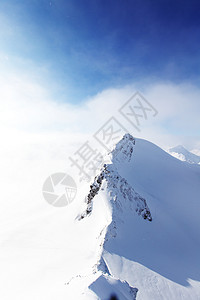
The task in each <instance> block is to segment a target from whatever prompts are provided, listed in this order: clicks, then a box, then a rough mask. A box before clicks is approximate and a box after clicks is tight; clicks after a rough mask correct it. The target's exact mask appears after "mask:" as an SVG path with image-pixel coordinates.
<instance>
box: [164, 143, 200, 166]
mask: <svg viewBox="0 0 200 300" xmlns="http://www.w3.org/2000/svg"><path fill="white" fill-rule="evenodd" d="M169 153H170V154H171V155H172V156H174V157H176V158H178V159H180V160H182V161H186V162H188V163H190V164H199V163H200V156H198V155H196V154H194V153H192V152H190V151H188V150H187V149H186V148H185V147H183V146H182V145H178V146H176V147H173V148H170V149H169Z"/></svg>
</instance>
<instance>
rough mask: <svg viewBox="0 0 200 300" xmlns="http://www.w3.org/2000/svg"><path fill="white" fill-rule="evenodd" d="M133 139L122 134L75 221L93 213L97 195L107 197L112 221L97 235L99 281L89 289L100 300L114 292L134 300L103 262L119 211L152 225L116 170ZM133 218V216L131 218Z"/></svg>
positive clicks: (144, 206)
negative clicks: (98, 241)
mask: <svg viewBox="0 0 200 300" xmlns="http://www.w3.org/2000/svg"><path fill="white" fill-rule="evenodd" d="M134 146H135V139H134V138H133V137H132V136H131V135H130V134H126V135H125V136H124V137H123V138H122V140H121V141H120V142H119V143H118V144H117V145H116V147H115V149H114V150H113V151H112V152H111V153H110V156H111V164H105V165H104V166H103V168H102V170H101V171H100V174H99V175H97V176H96V177H95V179H94V182H93V184H91V185H90V191H89V193H88V195H87V197H86V199H85V202H86V206H87V207H86V210H85V211H84V212H83V213H82V214H81V215H80V216H79V217H78V219H79V220H82V219H84V218H85V217H87V216H90V215H91V214H92V212H93V202H94V201H95V197H97V196H98V195H99V193H100V192H102V191H104V192H106V194H107V200H108V202H109V204H110V205H111V215H112V217H111V218H112V219H111V222H110V224H108V226H107V228H106V230H105V228H104V230H103V231H104V234H103V233H101V234H100V239H101V243H100V249H99V260H98V261H97V263H96V265H95V266H94V273H99V274H100V275H99V277H98V279H97V280H95V281H94V282H93V283H92V284H91V286H90V287H89V288H90V289H91V290H93V292H95V293H96V294H97V295H98V297H100V299H108V298H106V297H108V295H109V293H110V295H111V294H112V292H113V293H114V292H117V295H118V297H119V299H121V300H129V299H130V300H135V299H136V294H137V292H138V289H137V288H135V287H132V286H130V285H129V284H128V283H127V282H126V281H125V280H119V278H117V277H115V276H113V275H111V274H110V272H109V270H108V267H107V264H106V263H105V260H104V258H103V252H104V245H105V243H106V242H107V241H108V240H109V239H110V238H113V237H114V238H115V237H116V236H117V230H118V226H120V224H121V223H123V219H122V218H121V214H122V213H123V211H130V212H132V214H133V212H136V214H137V215H138V216H141V217H142V218H143V219H144V220H148V221H150V222H151V221H152V216H151V212H150V210H149V208H148V205H147V202H146V200H145V199H144V198H143V197H141V196H140V195H139V194H138V193H137V192H136V191H135V190H134V188H133V187H132V186H131V185H130V184H129V183H128V181H127V180H126V179H125V178H123V177H122V176H121V175H120V174H119V172H118V169H117V167H116V166H118V164H120V163H122V162H123V163H124V162H126V163H129V162H130V161H131V159H132V156H133V153H134ZM133 217H134V215H133Z"/></svg>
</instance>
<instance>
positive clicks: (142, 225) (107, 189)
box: [79, 135, 200, 300]
mask: <svg viewBox="0 0 200 300" xmlns="http://www.w3.org/2000/svg"><path fill="white" fill-rule="evenodd" d="M110 156H111V159H110V163H108V164H105V165H104V166H103V168H102V169H101V170H100V171H99V174H98V175H97V176H96V177H95V178H94V181H93V183H92V184H91V185H90V187H89V188H88V194H87V196H86V197H85V203H84V205H85V209H82V210H81V214H80V215H79V220H80V222H79V224H81V226H83V227H84V226H85V228H86V229H87V230H86V232H87V234H89V235H90V233H91V231H93V230H94V228H97V231H96V230H95V239H96V244H95V245H96V246H95V251H94V252H95V259H94V262H93V265H92V268H91V270H92V272H93V273H92V276H94V277H93V279H91V284H90V285H87V287H89V289H87V290H86V294H87V292H88V291H89V294H87V295H86V294H85V295H86V296H87V298H84V300H85V299H87V300H88V299H91V300H93V299H95V300H97V299H101V300H104V299H106V300H107V299H109V298H110V295H111V294H112V293H115V294H116V295H117V296H118V297H119V299H123V300H129V299H131V300H132V299H136V298H137V300H149V299H155V300H160V299H163V300H168V299H170V300H176V299H183V300H186V299H191V300H193V299H200V298H199V295H200V285H199V282H200V273H199V265H200V256H199V247H200V238H199V234H198V232H199V231H200V222H199V209H200V202H199V195H200V184H199V182H200V169H199V167H198V166H197V165H195V164H186V163H182V162H181V161H179V160H177V159H174V158H173V157H172V156H171V155H169V153H166V152H165V151H164V150H162V149H161V148H159V147H158V146H156V145H154V144H152V143H151V142H148V141H145V140H142V139H138V138H137V139H134V138H133V137H132V136H130V135H125V136H124V137H123V139H122V140H121V141H120V142H119V143H118V144H117V145H116V147H115V149H114V150H113V151H112V152H111V153H110ZM92 291H93V292H92ZM104 292H105V293H104ZM91 293H92V294H91ZM90 296H91V297H90Z"/></svg>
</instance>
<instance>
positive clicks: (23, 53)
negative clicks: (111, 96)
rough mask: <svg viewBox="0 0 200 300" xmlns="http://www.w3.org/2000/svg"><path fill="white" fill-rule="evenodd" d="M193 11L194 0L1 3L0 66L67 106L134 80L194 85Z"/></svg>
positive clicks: (198, 57) (196, 29)
mask: <svg viewBox="0 0 200 300" xmlns="http://www.w3.org/2000/svg"><path fill="white" fill-rule="evenodd" d="M199 10H200V3H199V1H194V0H192V1H183V0H181V1H175V0H173V1H171V0H168V1H166V0H162V1H158V0H154V1H150V0H125V1H124V0H123V1H122V0H107V1H104V0H101V1H100V0H93V1H92V0H90V1H88V0H84V1H83V0H82V1H81V0H73V1H71V0H68V1H65V0H52V1H47V0H32V1H14V0H7V1H1V3H0V25H1V29H0V53H1V56H2V57H4V58H5V57H6V59H3V60H2V59H1V61H0V63H1V64H3V65H4V67H5V68H6V66H7V68H12V69H16V70H19V69H20V70H22V71H24V73H25V74H26V72H28V73H32V74H33V77H34V78H35V79H37V80H42V83H43V84H44V85H45V84H46V86H48V88H50V89H51V90H52V93H54V94H55V95H56V96H57V99H58V100H62V101H70V102H72V103H78V102H80V101H83V100H84V99H87V98H88V97H90V96H92V95H95V94H96V93H98V92H100V91H102V90H103V89H106V88H109V87H120V86H123V85H126V84H130V83H131V82H137V81H138V82H140V81H143V82H145V81H147V82H149V81H151V82H158V81H164V82H166V81H172V82H177V83H179V82H183V81H188V82H190V83H193V84H195V85H197V86H199V84H200V76H199V68H200V52H199V41H200V18H199ZM5 55H6V56H5ZM37 73H38V74H37Z"/></svg>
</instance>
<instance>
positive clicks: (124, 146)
mask: <svg viewBox="0 0 200 300" xmlns="http://www.w3.org/2000/svg"><path fill="white" fill-rule="evenodd" d="M134 146H135V139H134V138H133V136H132V135H130V134H129V133H126V134H125V135H124V136H123V138H122V139H121V140H120V141H119V142H118V143H117V144H116V146H115V148H114V149H113V150H112V152H111V156H112V161H113V162H130V161H131V158H132V156H133V152H134Z"/></svg>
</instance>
